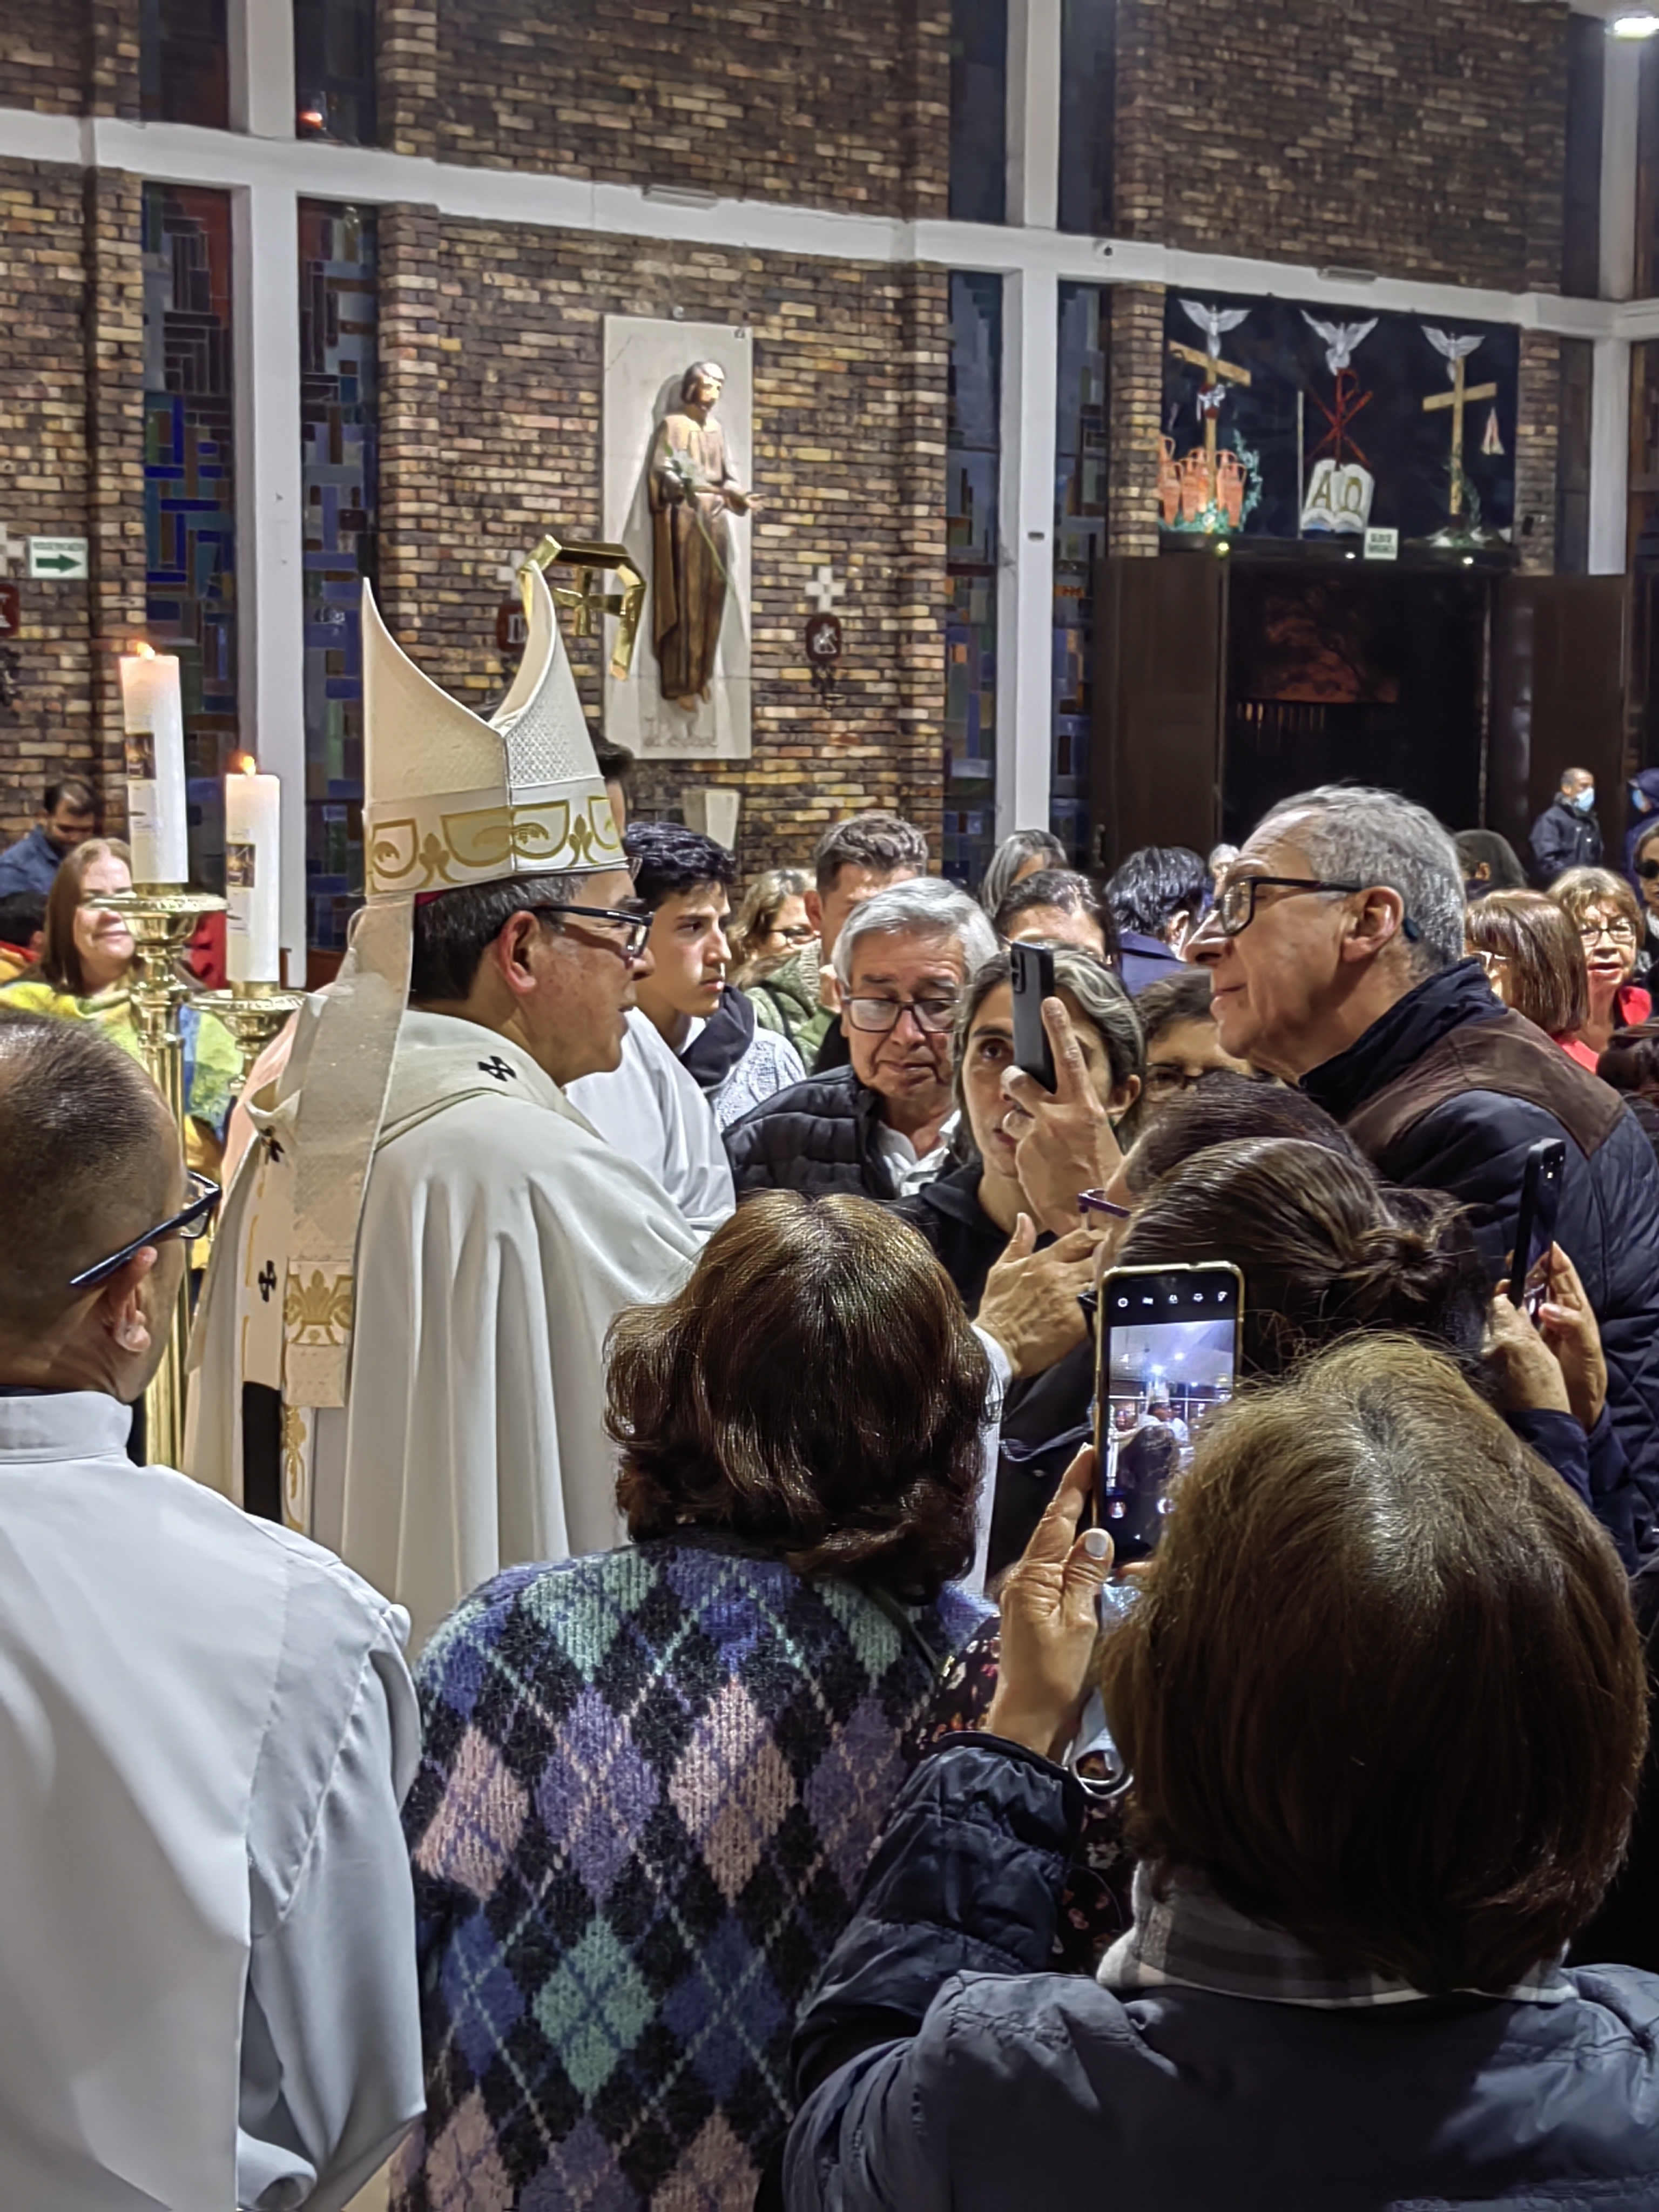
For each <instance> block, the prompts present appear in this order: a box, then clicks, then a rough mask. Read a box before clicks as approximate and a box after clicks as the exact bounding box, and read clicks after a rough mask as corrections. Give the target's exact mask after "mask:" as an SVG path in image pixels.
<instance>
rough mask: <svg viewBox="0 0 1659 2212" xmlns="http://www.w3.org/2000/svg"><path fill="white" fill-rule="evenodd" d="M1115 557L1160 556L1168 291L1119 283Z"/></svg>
mask: <svg viewBox="0 0 1659 2212" xmlns="http://www.w3.org/2000/svg"><path fill="white" fill-rule="evenodd" d="M1109 300H1110V307H1111V318H1112V335H1111V376H1110V381H1109V390H1110V394H1111V400H1110V408H1111V470H1110V477H1109V483H1110V491H1109V509H1108V520H1107V528H1106V549H1107V550H1108V552H1110V553H1135V554H1155V553H1156V552H1157V551H1158V430H1159V428H1160V426H1161V423H1162V421H1163V412H1164V287H1163V286H1162V285H1161V284H1117V285H1114V286H1113V287H1112V289H1111V292H1110V295H1109Z"/></svg>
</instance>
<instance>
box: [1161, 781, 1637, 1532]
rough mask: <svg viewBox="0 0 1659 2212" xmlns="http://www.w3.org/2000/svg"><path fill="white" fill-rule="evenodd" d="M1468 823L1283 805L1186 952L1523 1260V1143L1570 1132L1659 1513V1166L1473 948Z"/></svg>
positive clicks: (1598, 1272) (1569, 1226)
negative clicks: (1497, 990) (1444, 824)
mask: <svg viewBox="0 0 1659 2212" xmlns="http://www.w3.org/2000/svg"><path fill="white" fill-rule="evenodd" d="M1462 951H1463V883H1462V870H1461V868H1460V866H1459V863H1458V859H1457V852H1456V848H1455V846H1454V845H1453V843H1452V841H1451V839H1450V838H1449V836H1447V834H1446V832H1445V831H1444V830H1443V829H1442V828H1441V827H1440V825H1439V823H1437V822H1436V821H1435V819H1434V817H1432V816H1431V815H1430V814H1428V813H1427V812H1425V810H1424V809H1423V808H1422V807H1419V806H1414V805H1412V804H1411V803H1410V802H1409V801H1408V800H1407V799H1401V798H1398V797H1396V796H1395V794H1394V793H1390V792H1381V791H1366V790H1360V789H1354V788H1351V787H1340V786H1331V787H1325V788H1324V789H1322V790H1318V791H1311V792H1305V793H1302V794H1301V795H1300V796H1299V797H1297V798H1295V799H1286V800H1285V802H1284V804H1283V805H1281V806H1279V807H1277V808H1275V809H1274V811H1273V812H1272V813H1271V814H1270V815H1268V816H1267V818H1266V819H1265V820H1264V821H1263V822H1262V823H1260V824H1259V825H1258V827H1257V828H1256V829H1255V831H1254V832H1253V833H1252V835H1251V836H1250V838H1249V842H1248V843H1246V845H1245V846H1244V847H1243V850H1242V851H1241V853H1240V854H1239V857H1238V859H1237V860H1236V861H1234V863H1233V864H1232V866H1231V867H1230V868H1229V870H1228V871H1227V875H1226V878H1225V883H1224V884H1223V885H1222V887H1221V891H1220V894H1219V896H1218V900H1217V903H1216V906H1215V907H1214V908H1213V909H1212V912H1211V914H1210V915H1209V916H1208V917H1207V919H1206V921H1205V924H1204V926H1203V927H1202V928H1201V929H1200V932H1199V933H1198V935H1197V936H1196V937H1195V938H1194V939H1192V940H1191V942H1190V943H1189V945H1188V957H1189V958H1190V959H1192V960H1194V961H1197V962H1200V963H1202V964H1203V965H1204V966H1206V967H1207V968H1208V969H1209V970H1210V974H1211V977H1212V990H1213V995H1212V1002H1211V1003H1212V1008H1213V1011H1214V1014H1215V1018H1216V1023H1217V1026H1218V1030H1219V1032H1220V1036H1221V1042H1222V1046H1223V1048H1224V1049H1225V1051H1227V1052H1229V1053H1231V1054H1234V1055H1235V1056H1237V1058H1239V1059H1243V1060H1250V1061H1252V1062H1254V1063H1255V1065H1257V1066H1261V1067H1265V1068H1268V1069H1270V1070H1272V1071H1273V1073H1276V1074H1279V1075H1282V1076H1284V1077H1285V1079H1286V1080H1288V1081H1291V1082H1297V1083H1300V1084H1301V1085H1302V1086H1303V1088H1304V1090H1305V1091H1307V1092H1308V1093H1309V1095H1310V1097H1312V1098H1314V1099H1315V1100H1316V1102H1317V1103H1319V1104H1320V1105H1322V1106H1323V1107H1324V1108H1325V1109H1326V1110H1327V1111H1328V1113H1330V1114H1332V1115H1334V1116H1335V1118H1336V1119H1337V1120H1338V1121H1340V1122H1342V1123H1343V1125H1344V1126H1345V1127H1346V1129H1347V1132H1348V1134H1349V1135H1350V1136H1351V1137H1352V1138H1353V1139H1354V1140H1355V1142H1356V1143H1357V1144H1358V1145H1359V1146H1360V1147H1361V1148H1362V1150H1363V1151H1364V1152H1366V1153H1367V1154H1368V1155H1369V1156H1370V1158H1371V1159H1372V1160H1373V1161H1374V1162H1375V1163H1376V1166H1377V1167H1378V1169H1379V1170H1381V1172H1382V1173H1383V1175H1385V1176H1387V1177H1388V1178H1389V1180H1390V1181H1391V1182H1397V1183H1403V1184H1407V1185H1415V1186H1419V1187H1421V1188H1428V1189H1435V1190H1444V1191H1449V1193H1450V1194H1452V1196H1453V1197H1455V1198H1457V1199H1461V1200H1462V1201H1463V1202H1464V1204H1465V1205H1466V1206H1468V1208H1469V1209H1470V1214H1471V1218H1472V1221H1473V1225H1474V1232H1475V1236H1476V1237H1477V1239H1478V1240H1479V1242H1480V1247H1481V1249H1482V1251H1483V1253H1484V1254H1485V1255H1486V1260H1487V1262H1488V1265H1489V1266H1490V1267H1491V1269H1492V1278H1493V1280H1494V1282H1496V1281H1497V1279H1498V1278H1499V1277H1500V1276H1501V1275H1503V1274H1504V1273H1506V1272H1507V1265H1508V1257H1509V1254H1510V1249H1511V1248H1512V1246H1513V1244H1514V1241H1515V1231H1516V1216H1517V1213H1518V1210H1519V1204H1520V1196H1521V1182H1522V1174H1523V1172H1524V1169H1525V1164H1526V1158H1527V1153H1528V1150H1529V1148H1530V1147H1531V1146H1533V1145H1534V1144H1535V1143H1537V1141H1538V1140H1539V1139H1541V1138H1545V1137H1549V1138H1565V1139H1566V1145H1567V1158H1566V1171H1565V1176H1564V1177H1563V1180H1562V1189H1561V1206H1560V1214H1559V1222H1558V1226H1557V1231H1556V1234H1557V1238H1558V1241H1559V1243H1560V1245H1561V1247H1562V1249H1564V1250H1565V1252H1566V1254H1567V1255H1568V1257H1569V1258H1570V1259H1571V1261H1572V1262H1573V1264H1574V1266H1575V1267H1577V1270H1578V1273H1579V1275H1580V1277H1581V1279H1582V1280H1583V1285H1584V1289H1585V1292H1586V1295H1587V1296H1588V1297H1589V1301H1590V1304H1591V1305H1592V1306H1593V1308H1594V1309H1595V1315H1596V1318H1597V1320H1598V1321H1599V1322H1600V1323H1601V1338H1602V1343H1603V1345H1604V1346H1605V1349H1606V1352H1607V1389H1608V1410H1609V1413H1610V1414H1611V1417H1612V1419H1613V1425H1614V1426H1615V1427H1616V1429H1617V1430H1618V1432H1619V1435H1620V1440H1621V1441H1622V1443H1623V1444H1624V1447H1625V1451H1626V1456H1627V1458H1628V1459H1629V1462H1630V1466H1631V1471H1632V1474H1633V1476H1634V1477H1635V1479H1636V1481H1637V1483H1638V1486H1639V1487H1640V1489H1641V1491H1642V1492H1643V1494H1644V1498H1645V1500H1646V1508H1647V1510H1646V1512H1645V1514H1644V1515H1643V1516H1641V1519H1640V1522H1639V1525H1638V1529H1637V1541H1638V1545H1640V1546H1641V1547H1643V1548H1646V1547H1647V1546H1648V1545H1649V1544H1650V1543H1651V1541H1652V1530H1653V1522H1654V1517H1655V1511H1656V1508H1659V1164H1656V1162H1655V1159H1654V1154H1653V1150H1652V1147H1651V1146H1650V1145H1649V1143H1648V1141H1647V1139H1646V1138H1645V1137H1644V1135H1643V1133H1642V1131H1641V1129H1640V1127H1638V1124H1637V1123H1636V1122H1635V1121H1633V1120H1632V1117H1631V1115H1629V1113H1628V1112H1627V1111H1626V1108H1625V1105H1624V1103H1623V1101H1622V1099H1620V1097H1618V1095H1617V1094H1616V1093H1615V1092H1613V1091H1609V1090H1608V1089H1607V1085H1604V1084H1602V1083H1601V1082H1600V1081H1598V1080H1597V1079H1596V1078H1595V1077H1594V1076H1592V1075H1590V1074H1589V1073H1588V1072H1587V1071H1586V1070H1584V1069H1583V1068H1581V1067H1579V1066H1577V1064H1576V1063H1575V1062H1574V1061H1572V1060H1570V1059H1569V1058H1568V1057H1567V1055H1566V1054H1565V1053H1564V1052H1563V1051H1561V1049H1560V1048H1559V1046H1557V1045H1554V1044H1553V1043H1552V1042H1550V1040H1549V1039H1548V1038H1547V1036H1545V1035H1544V1034H1543V1032H1542V1031H1541V1030H1537V1029H1534V1027H1533V1025H1532V1024H1531V1023H1529V1022H1528V1021H1526V1020H1524V1019H1523V1018H1522V1017H1521V1016H1520V1015H1519V1014H1516V1013H1512V1012H1510V1011H1509V1010H1508V1009H1506V1008H1505V1007H1504V1006H1501V1005H1499V1003H1498V1000H1496V999H1495V998H1494V997H1493V996H1492V991H1491V988H1490V987H1489V986H1488V984H1487V982H1486V976H1485V974H1484V972H1483V971H1482V969H1481V968H1480V963H1478V962H1476V961H1474V960H1466V959H1464V958H1463V957H1462Z"/></svg>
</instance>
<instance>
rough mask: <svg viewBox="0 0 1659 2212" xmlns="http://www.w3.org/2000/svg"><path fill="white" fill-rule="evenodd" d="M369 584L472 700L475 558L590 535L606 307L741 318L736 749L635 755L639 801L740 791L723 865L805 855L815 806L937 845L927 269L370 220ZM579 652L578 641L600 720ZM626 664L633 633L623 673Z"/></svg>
mask: <svg viewBox="0 0 1659 2212" xmlns="http://www.w3.org/2000/svg"><path fill="white" fill-rule="evenodd" d="M381 255H382V276H381V363H382V376H383V398H382V423H383V435H382V443H381V501H382V509H381V523H382V540H383V544H384V546H385V558H384V561H383V564H382V577H383V582H384V586H385V592H386V601H387V607H388V614H389V618H390V619H391V620H392V623H393V624H394V626H395V628H396V629H397V632H398V635H399V637H400V639H401V640H402V641H404V643H405V644H406V645H407V646H408V647H410V650H411V651H412V652H414V653H416V655H417V656H418V657H419V658H420V659H422V662H423V664H424V665H426V666H427V667H428V669H429V670H430V671H431V673H432V674H433V675H434V676H435V678H437V679H438V680H439V681H440V682H441V683H443V684H446V685H447V686H448V687H449V688H450V689H452V690H453V691H454V692H455V693H456V694H457V696H460V697H463V698H466V699H469V700H470V701H472V702H476V703H477V704H478V705H479V706H483V705H485V704H487V703H488V702H489V701H490V700H491V698H492V697H493V696H494V695H495V693H497V692H499V691H500V690H501V687H502V684H503V683H504V681H505V672H506V671H505V670H504V668H503V665H502V664H501V661H500V659H498V657H497V655H496V653H495V647H494V635H495V610H496V608H497V606H498V605H500V604H501V600H502V599H503V598H504V597H506V596H507V592H506V589H505V587H504V586H503V584H502V583H501V580H499V578H498V576H497V574H496V572H497V570H498V569H499V568H501V566H502V565H503V564H504V563H506V562H508V561H510V559H511V558H512V556H513V555H514V554H515V553H517V552H519V551H520V550H523V549H524V548H525V547H526V546H528V545H530V544H533V543H534V542H535V540H536V538H538V537H539V535H540V534H541V532H543V530H544V529H545V528H547V527H549V526H552V527H555V528H556V529H557V530H558V531H560V532H561V533H562V534H563V535H565V536H567V537H578V536H597V535H599V532H600V528H601V526H602V522H603V517H602V514H601V512H600V500H601V483H600V415H601V405H602V394H603V390H604V369H603V359H602V344H603V321H604V318H605V315H606V314H638V315H653V316H659V317H665V316H668V315H671V313H672V312H673V310H674V309H675V308H676V307H678V308H679V309H680V310H681V311H682V312H683V313H684V316H685V317H686V318H687V319H690V320H692V321H708V322H716V323H729V324H733V325H739V324H747V325H750V327H752V329H753V331H754V333H755V426H754V461H753V466H752V470H751V474H752V476H753V478H754V482H755V485H756V488H757V490H758V491H759V492H760V493H761V494H762V495H763V497H764V500H765V507H764V510H763V512H762V513H760V514H759V515H757V518H756V520H755V521H754V523H753V524H752V525H751V526H750V527H751V528H752V531H753V549H754V557H753V562H752V568H753V576H754V596H753V610H752V630H753V653H754V660H753V666H754V738H755V750H754V757H753V759H752V760H750V761H749V762H746V763H708V762H703V763H678V762H677V763H672V764H663V765H661V766H656V765H652V764H647V766H646V767H645V768H644V769H643V771H642V774H641V792H640V796H641V800H642V802H643V803H644V804H645V805H648V806H663V805H671V804H672V803H674V802H675V800H676V799H678V796H679V794H680V793H681V792H683V790H684V787H685V785H687V784H688V783H698V782H704V781H708V782H714V783H717V784H722V785H726V786H730V787H736V788H738V789H739V790H741V791H742V792H743V793H744V811H743V818H742V829H741V844H742V848H743V857H744V864H745V866H750V867H758V866H770V865H773V864H774V863H776V862H779V861H782V860H797V861H798V860H801V859H802V858H803V857H804V856H805V854H808V853H809V852H810V850H811V846H812V843H813V842H814V841H815V839H816V837H817V834H818V832H819V830H820V829H822V828H823V825H824V824H825V823H827V822H828V821H829V820H830V819H831V818H832V817H835V816H836V815H838V814H841V813H845V812H847V811H850V810H851V809H854V808H855V807H858V806H863V805H891V806H896V807H898V808H900V809H901V810H902V811H907V812H908V813H910V814H912V815H913V816H914V817H915V818H917V819H918V820H920V821H921V823H923V826H924V827H927V828H929V829H932V830H933V832H934V833H935V834H936V833H937V829H938V817H939V772H940V769H939V748H940V745H941V744H942V736H941V715H942V710H943V704H944V655H943V639H942V628H941V623H940V609H941V607H942V605H943V602H944V590H945V522H944V513H943V502H942V501H941V499H940V496H939V489H940V473H941V470H942V467H943V459H944V446H945V371H946V346H947V339H946V330H945V319H946V296H945V278H944V277H943V276H942V275H940V274H939V273H936V272H933V271H917V270H898V269H893V268H890V267H873V266H867V265H858V264H836V263H825V262H822V261H805V260H797V259H791V258H785V257H777V256H768V257H765V258H762V257H759V256H756V255H752V254H749V253H745V252H737V251H729V252H728V251H717V250H714V249H712V248H702V249H698V250H696V251H692V252H684V251H683V250H677V249H675V248H672V247H670V246H660V245H656V244H653V243H650V242H647V241H645V240H627V239H614V240H598V239H590V238H586V237H576V236H573V235H571V234H561V233H549V232H544V231H542V232H538V231H533V230H527V229H520V228H497V227H493V226H489V225H483V224H473V223H465V222H449V221H440V220H439V218H438V217H437V216H435V214H434V213H433V212H432V211H431V210H421V209H416V208H404V209H399V210H393V211H391V212H389V213H388V214H387V215H386V216H385V217H383V219H382V228H381ZM820 562H830V563H832V564H833V565H834V567H835V569H836V574H837V576H838V577H839V578H840V579H841V580H842V581H844V582H845V583H846V585H847V586H848V594H847V597H846V599H844V600H843V601H842V603H841V605H840V608H839V610H838V611H839V612H840V614H841V616H842V621H843V623H844V625H845V629H846V634H847V651H846V654H845V657H844V659H843V660H842V664H841V674H840V681H839V692H840V696H839V697H838V698H837V700H836V702H835V704H834V706H833V708H829V709H826V708H824V707H823V706H822V705H821V704H820V703H819V702H818V699H817V696H816V694H815V693H814V691H813V689H812V685H811V678H810V676H809V673H808V671H807V667H806V665H805V655H804V653H803V650H802V642H801V634H802V631H803V629H804V627H805V622H806V620H807V617H809V616H810V615H811V612H812V611H813V609H812V605H811V602H810V601H809V600H808V599H806V598H805V586H806V584H807V583H808V581H809V580H811V575H812V573H813V571H814V569H815V568H817V566H818V564H819V563H820ZM596 648H597V641H580V640H579V641H574V642H573V659H574V661H575V664H576V667H577V672H578V676H579V679H580V684H581V687H582V691H583V696H584V700H585V702H586V705H587V707H588V708H589V711H590V712H591V713H592V714H595V715H596V716H597V713H598V708H599V694H600V685H599V665H598V660H597V653H596ZM636 665H637V667H638V669H639V672H640V676H641V680H645V681H648V680H650V677H649V659H648V649H647V647H645V646H643V645H642V646H641V654H640V660H639V662H638V663H637V664H636Z"/></svg>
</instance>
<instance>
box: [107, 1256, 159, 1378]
mask: <svg viewBox="0 0 1659 2212" xmlns="http://www.w3.org/2000/svg"><path fill="white" fill-rule="evenodd" d="M159 1256H160V1255H158V1253H157V1252H156V1249H155V1246H154V1245H153V1244H146V1245H145V1247H144V1249H143V1251H142V1252H135V1253H134V1254H133V1255H132V1257H131V1259H130V1260H128V1261H125V1263H124V1265H123V1266H122V1267H119V1268H118V1270H117V1272H116V1273H114V1274H112V1276H111V1277H110V1279H109V1280H108V1282H106V1284H105V1285H104V1286H103V1288H102V1289H101V1290H100V1291H99V1293H98V1301H97V1304H96V1305H95V1307H94V1312H95V1314H96V1315H97V1317H98V1325H99V1327H100V1328H101V1329H102V1330H103V1331H104V1333H105V1334H106V1336H107V1337H108V1338H109V1340H110V1341H111V1343H112V1345H113V1346H115V1349H116V1350H117V1352H119V1353H120V1354H121V1356H122V1358H124V1359H142V1358H143V1356H144V1354H145V1353H146V1352H148V1351H149V1349H150V1346H152V1344H153V1343H154V1342H155V1338H154V1336H153V1334H152V1333H151V1329H150V1317H149V1314H148V1313H147V1312H146V1311H145V1310H144V1300H143V1285H144V1283H145V1282H146V1280H147V1279H149V1276H150V1275H152V1274H153V1273H155V1262H156V1260H157V1258H158V1257H159Z"/></svg>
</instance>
